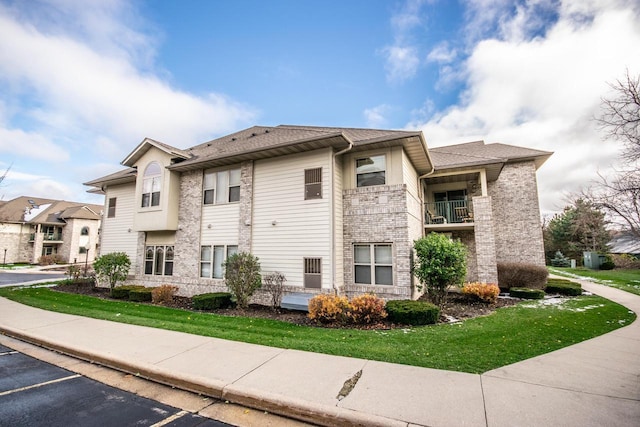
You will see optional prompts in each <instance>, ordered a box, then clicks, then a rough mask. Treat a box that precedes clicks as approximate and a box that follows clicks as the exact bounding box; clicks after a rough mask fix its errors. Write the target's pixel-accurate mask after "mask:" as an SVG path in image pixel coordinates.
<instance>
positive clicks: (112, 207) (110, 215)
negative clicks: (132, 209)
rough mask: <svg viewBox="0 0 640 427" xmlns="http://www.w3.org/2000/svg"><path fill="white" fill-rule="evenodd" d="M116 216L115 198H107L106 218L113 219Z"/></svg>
mask: <svg viewBox="0 0 640 427" xmlns="http://www.w3.org/2000/svg"><path fill="white" fill-rule="evenodd" d="M115 216H116V198H115V197H110V198H109V207H108V209H107V218H115Z"/></svg>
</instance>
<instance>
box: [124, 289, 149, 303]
mask: <svg viewBox="0 0 640 427" xmlns="http://www.w3.org/2000/svg"><path fill="white" fill-rule="evenodd" d="M152 292H153V289H152V288H144V287H143V288H142V289H131V290H130V291H129V301H135V302H150V301H151V300H152V299H153V294H152Z"/></svg>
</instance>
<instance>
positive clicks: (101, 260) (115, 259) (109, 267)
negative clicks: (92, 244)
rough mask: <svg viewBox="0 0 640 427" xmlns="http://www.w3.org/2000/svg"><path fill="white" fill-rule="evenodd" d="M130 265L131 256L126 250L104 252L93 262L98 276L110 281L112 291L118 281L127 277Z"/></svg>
mask: <svg viewBox="0 0 640 427" xmlns="http://www.w3.org/2000/svg"><path fill="white" fill-rule="evenodd" d="M130 267H131V261H130V260H129V256H128V255H127V254H126V253H124V252H111V253H108V254H104V255H102V256H99V257H98V258H97V259H96V260H95V261H94V262H93V268H94V270H95V271H96V275H97V276H98V278H101V279H104V280H107V281H108V282H109V287H110V288H111V292H113V288H115V286H116V285H117V284H118V282H121V281H123V280H125V279H126V278H127V275H128V274H129V268H130Z"/></svg>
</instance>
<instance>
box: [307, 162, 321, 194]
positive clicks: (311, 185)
mask: <svg viewBox="0 0 640 427" xmlns="http://www.w3.org/2000/svg"><path fill="white" fill-rule="evenodd" d="M304 199H305V200H311V199H322V168H315V169H305V171H304Z"/></svg>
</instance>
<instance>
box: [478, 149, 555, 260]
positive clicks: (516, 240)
mask: <svg viewBox="0 0 640 427" xmlns="http://www.w3.org/2000/svg"><path fill="white" fill-rule="evenodd" d="M488 189H489V194H490V195H491V197H492V199H493V213H494V217H495V219H494V231H495V240H496V258H497V261H498V262H524V263H530V264H536V265H539V266H544V265H545V259H544V243H543V240H542V225H541V223H540V206H539V203H538V188H537V181H536V168H535V164H534V162H532V161H528V162H520V163H510V164H507V165H505V167H504V169H503V170H502V173H501V174H500V178H498V180H497V181H495V182H492V183H489V186H488Z"/></svg>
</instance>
